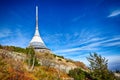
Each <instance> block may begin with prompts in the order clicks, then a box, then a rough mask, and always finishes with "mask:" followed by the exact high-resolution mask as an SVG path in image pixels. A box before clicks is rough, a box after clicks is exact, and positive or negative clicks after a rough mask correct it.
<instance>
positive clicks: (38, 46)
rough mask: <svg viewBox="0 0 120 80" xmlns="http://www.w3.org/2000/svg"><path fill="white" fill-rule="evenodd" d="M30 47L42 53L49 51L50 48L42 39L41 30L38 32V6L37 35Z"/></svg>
mask: <svg viewBox="0 0 120 80" xmlns="http://www.w3.org/2000/svg"><path fill="white" fill-rule="evenodd" d="M29 46H32V47H33V48H34V49H35V50H37V51H41V50H48V48H47V47H46V46H45V44H44V42H43V40H42V38H41V37H40V34H39V30H38V6H36V29H35V34H34V36H33V38H32V40H31V41H30V44H29Z"/></svg>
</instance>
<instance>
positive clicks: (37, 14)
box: [36, 6, 38, 29]
mask: <svg viewBox="0 0 120 80" xmlns="http://www.w3.org/2000/svg"><path fill="white" fill-rule="evenodd" d="M36 29H38V6H36Z"/></svg>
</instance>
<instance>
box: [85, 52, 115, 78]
mask: <svg viewBox="0 0 120 80" xmlns="http://www.w3.org/2000/svg"><path fill="white" fill-rule="evenodd" d="M87 60H88V61H89V62H90V70H91V74H92V77H93V78H94V79H95V80H115V77H114V75H113V73H112V72H110V71H109V70H108V66H107V64H108V60H106V59H105V57H102V56H101V55H98V54H97V53H94V54H90V57H87Z"/></svg>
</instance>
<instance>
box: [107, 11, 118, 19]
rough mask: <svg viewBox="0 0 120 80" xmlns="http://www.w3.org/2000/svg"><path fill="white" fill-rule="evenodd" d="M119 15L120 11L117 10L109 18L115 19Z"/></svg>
mask: <svg viewBox="0 0 120 80" xmlns="http://www.w3.org/2000/svg"><path fill="white" fill-rule="evenodd" d="M118 15H120V10H115V11H113V12H112V13H111V14H110V15H108V17H114V16H118Z"/></svg>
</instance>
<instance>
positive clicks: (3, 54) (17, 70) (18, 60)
mask: <svg viewBox="0 0 120 80" xmlns="http://www.w3.org/2000/svg"><path fill="white" fill-rule="evenodd" d="M33 53H34V55H33ZM33 63H34V64H33ZM75 68H80V69H81V70H83V71H85V72H88V71H89V70H88V68H87V67H86V66H85V64H84V63H82V62H78V61H73V60H70V59H66V58H64V57H63V56H58V55H56V54H53V53H52V52H34V51H33V52H32V50H30V49H28V48H27V49H24V48H20V47H14V46H0V71H1V72H0V80H9V79H10V80H13V79H14V80H58V79H59V80H73V78H71V77H70V76H69V75H68V73H69V71H70V70H73V69H75Z"/></svg>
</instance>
